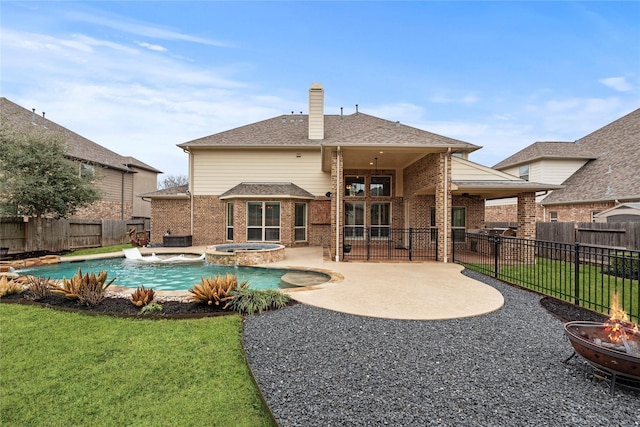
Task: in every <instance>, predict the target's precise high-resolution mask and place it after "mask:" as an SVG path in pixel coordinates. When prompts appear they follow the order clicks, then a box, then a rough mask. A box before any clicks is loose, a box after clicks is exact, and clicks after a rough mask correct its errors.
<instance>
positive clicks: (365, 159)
mask: <svg viewBox="0 0 640 427" xmlns="http://www.w3.org/2000/svg"><path fill="white" fill-rule="evenodd" d="M335 150H336V147H324V149H323V155H322V169H323V170H324V171H326V172H329V171H330V170H331V152H332V151H335ZM340 150H341V152H342V162H343V164H342V167H343V169H373V168H375V167H376V163H377V169H379V170H382V169H396V170H402V169H404V168H405V167H407V166H409V165H410V164H411V163H413V162H415V161H417V160H419V159H421V158H422V157H424V156H426V155H427V154H431V153H438V152H444V151H446V150H443V149H442V148H425V147H392V146H382V145H378V146H375V147H371V146H367V147H341V148H340ZM376 158H377V162H376Z"/></svg>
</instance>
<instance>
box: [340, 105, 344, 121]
mask: <svg viewBox="0 0 640 427" xmlns="http://www.w3.org/2000/svg"><path fill="white" fill-rule="evenodd" d="M342 120H344V116H343V115H342V107H340V121H342Z"/></svg>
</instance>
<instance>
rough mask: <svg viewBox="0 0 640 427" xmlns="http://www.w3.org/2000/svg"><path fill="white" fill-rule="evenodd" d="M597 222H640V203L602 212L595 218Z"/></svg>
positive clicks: (621, 205)
mask: <svg viewBox="0 0 640 427" xmlns="http://www.w3.org/2000/svg"><path fill="white" fill-rule="evenodd" d="M595 222H606V223H613V222H640V203H622V204H620V205H618V206H615V207H613V208H610V209H607V210H606V211H602V212H600V213H599V214H597V215H596V216H595Z"/></svg>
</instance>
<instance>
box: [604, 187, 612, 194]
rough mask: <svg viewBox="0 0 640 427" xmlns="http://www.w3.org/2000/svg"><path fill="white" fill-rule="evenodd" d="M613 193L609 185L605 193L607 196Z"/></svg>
mask: <svg viewBox="0 0 640 427" xmlns="http://www.w3.org/2000/svg"><path fill="white" fill-rule="evenodd" d="M612 193H613V190H612V189H611V186H610V185H607V191H605V192H604V194H605V196H610V195H611V194H612Z"/></svg>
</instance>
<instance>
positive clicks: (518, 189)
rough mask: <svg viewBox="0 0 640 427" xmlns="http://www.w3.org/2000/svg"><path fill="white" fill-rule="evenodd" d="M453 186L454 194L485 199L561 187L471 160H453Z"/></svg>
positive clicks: (455, 158)
mask: <svg viewBox="0 0 640 427" xmlns="http://www.w3.org/2000/svg"><path fill="white" fill-rule="evenodd" d="M451 185H452V189H451V190H452V192H453V193H454V194H465V193H466V194H472V195H476V196H481V197H482V198H485V199H496V198H503V197H512V196H516V195H518V194H519V193H523V192H537V191H547V190H555V189H558V188H562V187H561V186H559V185H553V184H544V183H539V182H531V181H526V180H524V179H521V178H519V177H517V176H514V175H511V174H508V173H505V172H502V171H499V170H495V169H492V168H489V167H487V166H483V165H481V164H479V163H475V162H472V161H470V160H465V159H460V158H457V157H452V158H451Z"/></svg>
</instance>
